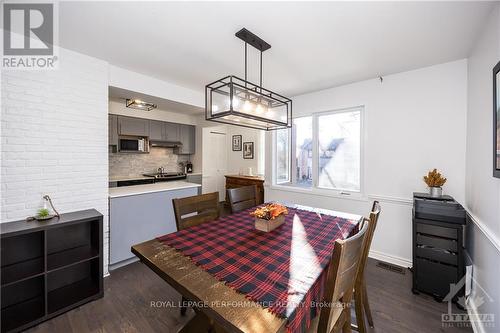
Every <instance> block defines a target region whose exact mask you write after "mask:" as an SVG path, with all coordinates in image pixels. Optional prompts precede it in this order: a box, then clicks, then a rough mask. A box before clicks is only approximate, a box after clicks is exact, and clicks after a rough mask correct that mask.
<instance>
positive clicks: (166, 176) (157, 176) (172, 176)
mask: <svg viewBox="0 0 500 333" xmlns="http://www.w3.org/2000/svg"><path fill="white" fill-rule="evenodd" d="M143 176H146V177H152V178H154V180H155V182H167V181H169V180H179V179H186V174H185V173H184V172H161V173H160V172H158V173H145V174H143Z"/></svg>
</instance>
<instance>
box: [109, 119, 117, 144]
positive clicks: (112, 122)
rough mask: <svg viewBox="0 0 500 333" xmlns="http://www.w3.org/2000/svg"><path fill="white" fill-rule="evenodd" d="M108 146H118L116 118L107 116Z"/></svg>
mask: <svg viewBox="0 0 500 333" xmlns="http://www.w3.org/2000/svg"><path fill="white" fill-rule="evenodd" d="M108 145H110V146H118V116H116V115H113V114H110V115H109V116H108Z"/></svg>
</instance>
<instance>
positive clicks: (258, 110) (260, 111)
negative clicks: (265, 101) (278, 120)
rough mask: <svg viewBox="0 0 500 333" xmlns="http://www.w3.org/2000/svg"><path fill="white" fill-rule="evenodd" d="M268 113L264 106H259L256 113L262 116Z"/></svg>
mask: <svg viewBox="0 0 500 333" xmlns="http://www.w3.org/2000/svg"><path fill="white" fill-rule="evenodd" d="M264 111H266V108H265V107H263V106H262V105H260V104H259V105H257V108H256V109H255V112H256V113H258V114H261V113H262V112H264Z"/></svg>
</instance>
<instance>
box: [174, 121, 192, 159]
mask: <svg viewBox="0 0 500 333" xmlns="http://www.w3.org/2000/svg"><path fill="white" fill-rule="evenodd" d="M179 127H180V130H179V136H180V138H179V141H180V142H181V143H182V146H181V147H179V148H177V154H179V155H191V154H194V152H195V139H196V136H195V131H196V129H195V127H194V126H193V125H184V124H181V125H179Z"/></svg>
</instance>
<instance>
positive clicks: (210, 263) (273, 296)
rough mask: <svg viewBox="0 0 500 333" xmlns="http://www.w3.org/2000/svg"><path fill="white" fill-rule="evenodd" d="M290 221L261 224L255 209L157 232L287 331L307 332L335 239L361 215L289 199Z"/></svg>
mask: <svg viewBox="0 0 500 333" xmlns="http://www.w3.org/2000/svg"><path fill="white" fill-rule="evenodd" d="M287 206H288V215H287V216H286V218H285V223H284V224H283V225H281V226H280V227H278V228H277V229H275V230H273V231H271V232H269V233H266V232H262V231H259V230H256V229H255V227H254V218H253V217H252V216H250V212H251V211H252V210H253V209H249V210H244V211H242V212H239V213H235V214H232V215H229V216H225V217H221V218H219V219H217V220H215V221H211V222H207V223H204V224H202V225H198V226H194V227H190V228H187V229H184V230H181V231H178V232H175V233H171V234H168V235H164V236H161V237H158V240H160V241H161V242H163V243H164V244H166V245H169V246H171V247H173V248H175V249H177V250H179V251H181V253H182V254H184V255H186V256H188V257H189V258H191V260H192V261H193V262H194V263H195V264H197V265H198V266H200V267H202V268H203V269H204V270H206V271H207V272H209V273H210V274H212V275H214V276H215V277H216V278H217V279H219V280H220V281H224V282H225V283H226V285H228V286H230V287H231V288H234V289H235V290H237V291H238V292H240V293H243V294H245V296H246V297H247V298H248V299H250V300H251V301H254V302H257V303H259V304H261V305H262V306H264V307H265V308H267V309H269V310H270V311H271V312H272V313H274V314H275V315H277V316H280V317H283V318H286V319H287V326H286V327H287V331H288V332H303V331H305V330H306V329H307V328H308V327H309V325H310V322H311V319H313V318H314V316H315V315H316V311H317V309H319V307H317V306H314V305H315V304H317V303H318V302H320V301H321V297H322V294H323V284H324V280H325V278H326V271H327V269H326V268H327V266H328V263H329V261H330V259H331V256H332V252H333V247H334V243H335V240H337V239H345V238H347V237H348V236H349V235H350V234H351V233H353V231H354V230H355V228H356V229H357V226H358V223H359V222H360V220H361V217H360V216H358V215H350V214H344V213H339V212H334V211H329V210H321V209H314V208H310V207H305V206H298V205H293V206H292V205H287Z"/></svg>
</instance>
